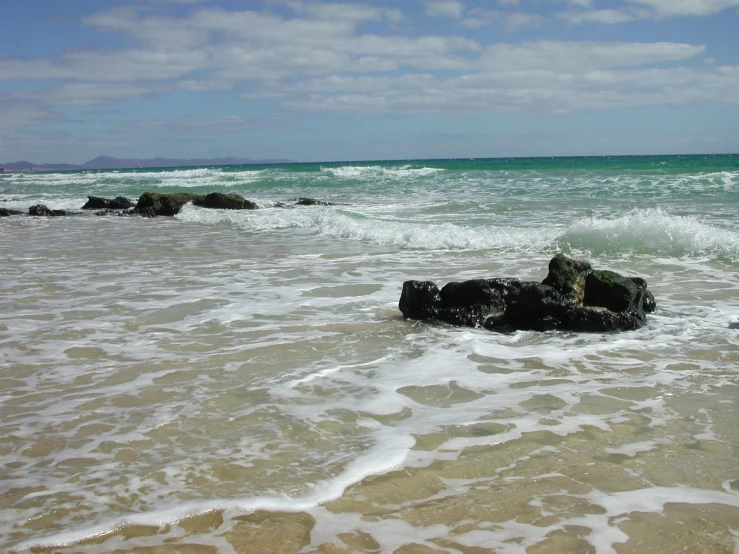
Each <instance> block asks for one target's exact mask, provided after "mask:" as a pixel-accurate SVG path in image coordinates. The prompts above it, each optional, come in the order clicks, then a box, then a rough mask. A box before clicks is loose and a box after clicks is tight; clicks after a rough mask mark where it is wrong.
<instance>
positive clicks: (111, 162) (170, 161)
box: [0, 156, 293, 171]
mask: <svg viewBox="0 0 739 554" xmlns="http://www.w3.org/2000/svg"><path fill="white" fill-rule="evenodd" d="M278 163H293V160H288V159H285V158H275V159H269V160H251V159H249V158H193V159H179V158H153V159H143V158H130V159H126V158H114V157H112V156H98V157H97V158H95V159H94V160H90V161H89V162H87V163H84V164H82V165H75V164H66V163H61V164H35V163H32V162H27V161H18V162H11V163H7V164H2V163H0V167H4V168H5V169H8V170H10V171H28V169H29V168H32V169H33V171H60V170H65V169H66V170H80V169H132V168H138V167H141V168H142V169H144V168H150V167H197V166H206V165H245V164H278Z"/></svg>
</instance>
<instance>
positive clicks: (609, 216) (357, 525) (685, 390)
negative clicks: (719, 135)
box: [0, 155, 739, 554]
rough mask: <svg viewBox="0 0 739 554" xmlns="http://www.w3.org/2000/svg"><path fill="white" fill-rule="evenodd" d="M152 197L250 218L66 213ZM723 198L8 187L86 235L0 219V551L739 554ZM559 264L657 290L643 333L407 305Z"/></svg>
mask: <svg viewBox="0 0 739 554" xmlns="http://www.w3.org/2000/svg"><path fill="white" fill-rule="evenodd" d="M146 191H153V192H193V193H203V194H204V193H208V192H214V191H217V192H235V193H238V194H240V195H242V196H244V197H245V198H247V199H249V200H253V201H254V202H256V203H257V204H258V205H259V209H258V210H244V211H225V210H224V211H222V210H208V209H205V208H199V207H196V206H193V205H189V204H188V205H186V206H185V207H184V208H183V209H182V211H180V213H179V214H177V215H176V216H175V217H173V218H165V217H159V218H151V219H146V218H140V217H116V216H99V215H95V214H94V213H92V212H85V213H81V210H80V208H81V206H82V205H83V204H84V203H85V202H86V200H87V196H88V195H92V196H101V197H108V198H113V197H115V196H121V195H122V196H126V197H128V198H131V199H134V200H135V199H136V198H138V196H139V195H140V194H142V193H143V192H146ZM738 193H739V155H713V156H644V157H589V158H549V159H546V158H530V159H490V160H420V161H419V160H416V161H373V162H332V163H305V164H281V165H259V166H257V165H254V166H248V165H247V166H226V167H203V168H168V169H152V170H149V169H137V170H120V171H109V170H106V171H102V170H101V171H84V172H50V173H10V174H3V175H0V208H9V209H14V210H21V211H24V212H26V211H27V210H28V207H29V206H31V205H34V204H46V205H47V206H48V207H49V208H52V209H66V210H71V211H74V212H80V213H76V214H74V215H71V216H66V217H29V216H10V217H3V218H0V259H1V260H2V267H3V277H2V279H0V468H2V469H0V508H2V509H0V550H2V551H4V552H17V553H22V552H60V553H72V552H75V553H77V552H82V553H86V554H88V553H89V554H93V553H107V552H150V553H173V552H187V553H201V552H202V553H226V554H231V553H240V552H248V553H252V552H275V553H277V552H279V553H285V552H295V553H297V552H303V553H321V554H335V553H341V552H383V553H385V552H387V553H397V554H426V553H432V552H449V553H460V552H462V553H472V552H494V553H504V554H507V553H539V552H551V553H559V552H597V553H611V552H617V553H625V552H630V553H631V552H645V553H646V552H649V553H653V552H665V553H668V552H669V553H672V552H676V551H688V552H707V553H708V552H710V553H717V552H727V553H733V552H735V551H736V550H737V549H739V471H738V470H737V467H738V466H737V452H738V451H739V428H737V425H736V421H737V417H738V416H739V406H738V405H737V402H738V401H739V371H738V370H739V334H738V333H739V329H737V326H738V325H739V324H738V323H737V322H739V276H738V275H737V264H739V223H738V222H737V218H736V213H737V204H738V202H737V195H738ZM304 197H310V198H315V199H318V200H321V201H323V202H326V203H327V205H313V206H299V205H295V201H296V200H297V199H298V198H304ZM558 252H563V253H565V254H566V255H568V256H570V257H574V258H578V259H583V260H587V261H589V262H591V263H592V265H593V266H594V267H597V268H600V269H611V270H614V271H617V272H619V273H621V274H624V275H629V276H640V277H644V278H645V279H646V280H647V282H648V284H649V289H650V290H651V291H652V292H653V294H654V296H655V298H656V301H657V310H656V312H655V313H653V314H650V315H649V316H648V324H647V326H646V327H644V328H642V329H639V330H637V331H630V332H624V333H615V334H575V333H568V332H546V333H538V332H528V331H527V332H515V333H511V334H496V333H492V332H489V331H486V330H483V329H473V328H459V327H451V326H448V325H446V324H441V323H434V322H414V321H409V320H405V319H403V317H402V315H401V313H400V311H399V310H398V299H399V296H400V291H401V288H402V284H403V282H404V281H406V280H410V279H420V280H432V281H435V282H436V283H437V284H438V285H439V286H442V285H443V284H445V283H447V282H449V281H461V280H466V279H474V278H491V277H515V278H519V279H523V280H536V281H540V280H541V279H543V278H544V277H545V276H546V272H547V263H548V261H549V260H550V259H551V258H552V257H553V256H554V255H555V254H557V253H558Z"/></svg>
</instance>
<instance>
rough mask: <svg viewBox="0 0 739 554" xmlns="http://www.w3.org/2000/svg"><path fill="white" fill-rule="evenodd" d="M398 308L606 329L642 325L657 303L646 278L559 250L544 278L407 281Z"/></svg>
mask: <svg viewBox="0 0 739 554" xmlns="http://www.w3.org/2000/svg"><path fill="white" fill-rule="evenodd" d="M398 305H399V307H400V311H401V312H403V315H404V316H405V317H406V318H409V319H419V320H439V321H444V322H446V323H451V324H453V325H464V326H469V327H485V328H486V329H490V330H494V331H515V330H533V331H551V330H557V329H559V330H569V331H578V332H608V331H625V330H632V329H638V328H640V327H642V326H644V325H645V324H646V322H647V315H646V314H647V313H651V312H653V311H654V310H655V308H656V303H655V301H654V296H653V295H652V293H651V292H650V291H649V290H648V289H647V282H646V281H645V280H644V279H642V278H640V277H624V276H623V275H620V274H618V273H616V272H613V271H607V270H594V269H592V267H591V265H590V264H589V263H588V262H584V261H580V260H573V259H571V258H568V257H566V256H565V255H564V254H557V255H556V256H555V257H554V258H552V260H551V261H550V262H549V273H548V275H547V276H546V278H545V279H544V280H543V281H542V282H541V283H537V282H532V281H519V280H518V279H474V280H471V281H463V282H452V283H447V284H446V285H445V286H444V287H443V288H442V289H441V290H439V288H438V287H437V286H436V284H434V283H433V282H431V281H406V282H405V283H403V292H402V293H401V295H400V302H399V304H398Z"/></svg>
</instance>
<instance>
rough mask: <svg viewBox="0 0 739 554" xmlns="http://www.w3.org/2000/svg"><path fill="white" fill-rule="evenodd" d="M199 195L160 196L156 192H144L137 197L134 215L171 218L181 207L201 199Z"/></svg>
mask: <svg viewBox="0 0 739 554" xmlns="http://www.w3.org/2000/svg"><path fill="white" fill-rule="evenodd" d="M202 198H203V196H202V195H199V194H191V193H189V192H176V193H173V194H161V193H158V192H145V193H144V194H142V195H141V196H140V197H139V201H138V203H137V204H136V213H137V214H139V215H142V216H144V217H156V216H160V215H163V216H173V215H177V213H178V212H179V211H180V209H181V208H182V206H184V205H185V204H187V203H188V202H190V201H193V202H194V201H195V200H199V199H202Z"/></svg>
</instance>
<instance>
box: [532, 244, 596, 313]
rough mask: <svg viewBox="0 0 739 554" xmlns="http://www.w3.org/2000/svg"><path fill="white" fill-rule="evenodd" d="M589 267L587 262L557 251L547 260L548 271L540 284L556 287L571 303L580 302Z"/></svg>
mask: <svg viewBox="0 0 739 554" xmlns="http://www.w3.org/2000/svg"><path fill="white" fill-rule="evenodd" d="M591 269H592V268H591V266H590V264H589V263H588V262H583V261H579V260H573V259H572V258H568V257H567V256H565V255H564V254H562V253H559V254H557V255H556V256H554V258H552V259H551V261H550V262H549V273H548V274H547V276H546V277H545V278H544V280H543V281H542V284H544V285H549V286H550V287H553V288H555V289H557V290H558V291H560V292H561V293H562V294H563V295H564V297H566V298H567V300H569V301H570V302H571V303H572V304H580V303H582V301H583V295H584V294H585V279H586V278H587V276H588V273H589V272H590V270H591Z"/></svg>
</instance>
